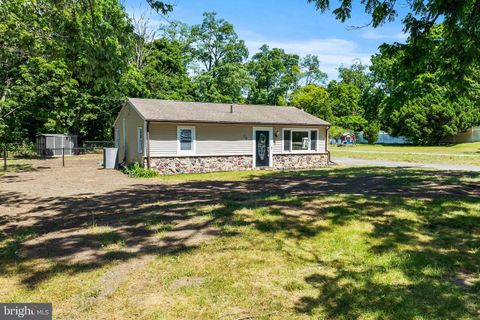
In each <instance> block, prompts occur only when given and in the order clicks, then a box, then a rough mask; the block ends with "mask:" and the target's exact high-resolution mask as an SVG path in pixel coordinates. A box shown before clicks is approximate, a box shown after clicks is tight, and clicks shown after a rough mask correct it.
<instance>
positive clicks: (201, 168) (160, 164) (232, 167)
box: [150, 154, 328, 174]
mask: <svg viewBox="0 0 480 320" xmlns="http://www.w3.org/2000/svg"><path fill="white" fill-rule="evenodd" d="M252 159H253V158H252V156H205V157H203V156H199V157H161V158H151V159H150V167H151V168H152V169H155V170H157V171H158V172H160V173H161V174H175V173H205V172H214V171H241V170H252V167H253V160H252ZM326 166H328V156H327V154H275V155H273V168H265V169H280V170H291V169H309V168H322V167H326ZM259 169H260V168H259Z"/></svg>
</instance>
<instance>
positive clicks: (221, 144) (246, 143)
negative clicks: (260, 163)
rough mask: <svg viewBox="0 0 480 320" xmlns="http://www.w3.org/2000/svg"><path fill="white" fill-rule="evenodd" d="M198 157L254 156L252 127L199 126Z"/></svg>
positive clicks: (197, 130)
mask: <svg viewBox="0 0 480 320" xmlns="http://www.w3.org/2000/svg"><path fill="white" fill-rule="evenodd" d="M195 127H196V129H195V130H196V139H197V142H196V143H197V145H196V148H197V149H196V154H197V155H216V154H221V155H246V154H252V127H251V126H242V125H208V124H207V125H204V124H202V125H197V126H195Z"/></svg>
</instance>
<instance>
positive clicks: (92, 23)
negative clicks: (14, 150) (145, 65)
mask: <svg viewBox="0 0 480 320" xmlns="http://www.w3.org/2000/svg"><path fill="white" fill-rule="evenodd" d="M131 36H132V25H131V21H130V19H129V18H128V16H127V14H126V12H125V10H124V8H123V7H122V6H120V5H119V4H118V3H117V2H116V1H110V0H98V1H95V2H93V1H89V0H79V1H73V0H66V1H62V2H53V1H48V0H38V1H32V0H3V1H1V2H0V39H1V40H0V61H2V62H3V64H2V67H1V68H0V69H1V71H0V77H1V78H0V83H1V84H0V90H1V91H0V95H1V99H0V101H1V102H0V123H1V124H0V128H2V133H3V138H4V139H10V140H11V139H20V138H24V137H29V138H31V139H32V138H33V137H34V135H35V134H36V133H38V132H40V131H56V132H59V131H62V132H67V131H68V132H72V133H75V134H78V135H79V136H80V138H82V137H89V138H92V139H104V138H107V137H109V135H110V128H109V124H110V123H111V121H112V119H113V117H114V113H115V111H113V110H114V109H115V108H116V107H117V106H118V105H119V101H120V99H121V98H123V97H122V93H121V88H120V87H119V86H118V83H119V82H120V78H121V76H122V74H123V72H124V71H125V70H126V69H127V67H128V60H129V58H130V55H131V52H132V51H131V46H130V45H131ZM19 128H22V129H19Z"/></svg>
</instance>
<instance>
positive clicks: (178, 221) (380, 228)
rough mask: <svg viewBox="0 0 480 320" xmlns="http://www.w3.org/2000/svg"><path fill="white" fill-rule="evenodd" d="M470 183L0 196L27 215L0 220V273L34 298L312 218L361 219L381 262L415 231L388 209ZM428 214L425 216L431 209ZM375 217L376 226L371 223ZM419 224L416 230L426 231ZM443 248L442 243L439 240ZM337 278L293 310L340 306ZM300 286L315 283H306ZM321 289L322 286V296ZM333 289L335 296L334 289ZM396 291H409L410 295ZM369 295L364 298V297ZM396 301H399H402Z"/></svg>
mask: <svg viewBox="0 0 480 320" xmlns="http://www.w3.org/2000/svg"><path fill="white" fill-rule="evenodd" d="M479 177H480V175H479V174H476V173H459V172H447V171H445V172H438V171H437V172H433V171H425V170H415V169H393V168H392V169H386V168H347V169H336V170H309V171H295V172H271V173H269V174H266V175H258V176H257V175H252V176H251V178H250V179H248V180H245V181H197V182H181V183H177V184H156V185H154V184H141V183H139V184H137V185H134V186H132V187H125V188H121V189H119V190H115V191H114V192H110V193H108V194H90V193H89V194H83V195H78V196H64V197H58V198H54V197H52V198H32V197H28V196H26V195H24V194H21V193H16V192H8V191H5V192H0V203H2V206H6V207H15V206H20V207H21V206H22V205H25V208H26V209H25V210H23V211H22V210H20V211H19V214H16V215H13V216H12V215H7V214H3V213H2V215H0V219H1V220H0V222H1V223H2V227H1V231H2V234H3V238H4V240H3V242H2V247H1V248H0V255H1V258H2V262H1V265H0V272H4V273H5V272H7V271H9V270H12V269H14V268H15V267H16V266H17V265H18V263H19V262H20V263H23V265H22V268H23V269H22V273H23V274H25V277H24V278H23V283H24V284H25V285H26V286H28V287H29V288H32V289H34V288H36V286H37V285H38V284H40V283H42V282H43V281H46V280H48V279H49V278H51V277H52V276H54V275H56V274H59V273H65V274H75V273H78V272H83V271H85V270H92V269H96V268H100V267H102V266H105V265H107V264H109V263H111V262H112V261H127V260H130V259H134V258H138V257H142V256H144V255H150V254H164V255H165V254H167V255H171V254H179V253H181V252H188V251H190V250H194V249H195V248H196V247H197V246H198V245H199V244H200V243H201V242H202V241H205V240H208V239H212V238H215V237H218V236H222V237H234V236H237V235H239V234H240V233H241V231H239V230H241V229H239V227H243V226H246V227H253V228H254V229H255V230H257V231H258V232H260V233H264V234H266V235H269V234H275V233H283V234H284V235H285V236H286V237H288V238H290V239H293V240H296V239H304V238H312V237H315V236H317V235H318V234H321V233H322V232H324V231H326V230H327V229H328V228H327V227H325V226H319V225H316V224H313V223H312V219H319V218H321V219H328V220H330V221H332V223H333V224H338V225H341V224H344V223H348V221H352V220H353V219H367V220H368V221H370V222H372V223H373V224H374V231H373V233H372V235H371V237H372V238H375V239H380V240H381V243H380V244H376V245H375V246H372V250H374V251H375V250H377V251H378V252H379V253H381V252H384V251H385V250H394V249H395V248H397V247H398V245H404V244H411V243H412V242H413V243H415V241H417V240H416V239H415V237H412V232H414V230H415V229H416V228H417V227H418V226H417V225H416V224H414V223H412V222H411V221H409V220H408V219H405V221H404V220H402V219H399V218H395V217H390V216H386V215H385V214H386V212H387V211H388V210H389V209H391V208H393V207H395V208H403V209H405V210H415V211H416V212H420V211H418V210H423V211H421V212H420V213H425V212H428V211H429V209H428V208H426V209H425V208H422V209H419V208H418V205H416V204H414V203H411V202H409V201H408V200H409V199H410V200H412V199H421V201H423V202H429V201H430V202H431V201H436V200H438V199H440V200H438V201H441V199H443V198H444V197H457V198H461V199H464V198H471V197H478V196H480V190H479V188H478V185H477V184H476V183H475V182H474V180H475V179H478V178H479ZM337 195H343V196H344V198H343V200H344V202H343V203H338V202H334V201H333V202H332V203H328V202H324V203H323V204H322V206H321V207H317V206H316V205H315V203H314V202H312V201H311V200H312V199H315V198H317V197H323V196H337ZM359 198H368V201H367V202H361V201H359ZM444 205H445V206H447V205H452V204H450V203H444ZM459 207H461V205H459ZM436 208H437V207H436V206H435V208H433V207H432V210H433V209H436ZM245 209H246V210H257V211H258V210H260V214H262V211H261V210H264V214H265V215H267V216H268V217H269V219H257V218H255V217H253V218H251V219H248V220H246V219H244V217H239V215H238V214H237V213H238V212H240V211H241V210H245ZM452 210H453V209H452ZM270 217H271V218H270ZM441 217H442V215H441V214H440V215H439V217H437V220H435V221H434V222H435V223H437V224H438V223H442V220H441V219H440V218H441ZM379 218H382V219H383V220H381V222H377V220H378V219H379ZM427 221H430V222H431V221H432V220H431V219H430V220H428V219H427ZM474 222H475V221H471V223H470V224H472V223H474ZM415 223H417V222H415ZM421 223H422V226H423V224H426V222H421ZM166 224H168V225H172V228H171V230H169V231H168V232H167V233H166V234H165V235H163V236H162V237H157V236H156V234H157V233H158V230H157V229H158V228H161V226H163V225H166ZM96 226H107V227H108V228H109V229H108V230H107V231H105V232H97V233H95V232H93V231H92V229H94V228H95V227H96ZM156 228H157V229H156ZM425 228H426V227H425ZM475 231H476V229H475ZM111 232H115V233H116V234H117V236H116V237H118V239H120V240H121V241H123V242H124V248H114V249H113V250H105V249H104V248H103V247H102V239H104V238H105V237H109V235H108V234H110V233H111ZM461 236H464V234H461V235H459V237H461ZM442 239H443V241H445V238H442ZM469 241H470V243H468V244H466V245H465V246H466V248H467V247H468V248H470V247H471V246H473V245H474V244H475V243H474V239H470V240H469ZM434 244H435V243H434V242H431V244H430V245H431V246H432V247H433V248H434V249H435V250H437V251H438V250H440V248H439V247H438V248H435V246H434ZM436 245H437V246H439V244H436ZM39 258H40V259H49V260H50V261H56V263H55V264H53V265H52V266H51V267H48V268H46V269H39V270H38V269H36V268H34V267H32V268H29V267H28V266H26V265H27V264H28V262H29V261H33V259H39ZM469 258H470V257H469ZM471 259H473V260H472V262H475V261H476V260H475V259H474V258H471ZM455 261H456V260H455ZM462 266H463V265H462ZM410 267H412V266H410ZM405 268H407V267H405ZM338 272H339V274H338V275H337V278H336V279H335V278H334V279H330V280H329V281H330V284H328V283H327V287H325V288H327V289H328V285H330V286H331V292H330V293H329V294H328V295H327V296H324V289H322V292H321V293H319V297H318V299H314V300H312V301H306V300H305V301H302V306H299V307H298V309H297V310H298V311H299V312H301V313H308V312H310V311H311V310H313V309H315V308H316V307H319V306H327V307H328V306H329V303H330V304H332V305H333V304H335V303H340V302H341V301H342V300H340V301H337V300H336V298H335V297H332V296H331V295H332V294H333V293H334V292H338V293H339V294H340V295H339V297H341V296H346V295H348V293H349V292H350V291H346V292H344V293H342V290H343V289H342V288H341V286H340V284H336V282H341V280H342V279H343V278H345V275H342V272H350V271H349V270H347V269H346V270H342V269H341V266H340V268H339V271H338ZM348 276H349V277H354V276H355V275H353V274H351V275H348ZM358 277H360V276H358ZM367 280H368V281H370V283H369V282H368V281H367ZM306 281H307V282H309V283H314V281H313V280H312V279H306ZM362 281H363V282H365V281H367V282H365V284H369V285H373V282H372V280H371V279H368V278H367V279H364V278H362ZM325 283H326V282H325V281H323V282H322V287H323V285H324V284H325ZM336 286H337V287H338V288H337V291H335V290H334V288H335V287H336ZM387 287H388V286H387ZM360 289H361V290H360ZM360 289H359V291H358V294H360V295H362V294H363V295H366V296H367V297H369V295H368V292H370V288H368V286H365V285H362V288H360ZM365 290H367V291H368V292H365ZM385 290H387V288H386V289H385ZM389 290H390V289H389ZM391 290H393V289H391ZM402 290H406V291H407V292H408V290H412V289H411V288H410V289H409V288H404V289H402ZM325 292H328V290H326V291H325ZM353 292H354V291H353ZM374 292H375V290H372V292H371V294H372V295H373V293H374ZM387 292H388V290H387ZM401 293H402V292H399V294H401ZM403 294H404V295H407V293H406V292H403ZM415 294H416V293H415ZM327 298H328V299H327ZM355 299H360V297H358V298H354V297H352V303H351V304H350V305H352V307H353V306H354V305H355V303H354V302H355V301H357V300H355ZM329 301H330V302H329ZM392 303H393V302H392ZM330 307H331V306H330ZM332 310H337V309H335V308H332ZM342 310H343V311H342ZM360 310H361V309H360ZM352 312H354V311H352V310H348V308H347V309H345V308H343V309H338V310H337V311H332V313H331V314H330V315H332V316H335V315H336V316H345V317H348V316H349V315H352V314H353V313H352Z"/></svg>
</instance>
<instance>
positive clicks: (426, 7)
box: [307, 0, 480, 88]
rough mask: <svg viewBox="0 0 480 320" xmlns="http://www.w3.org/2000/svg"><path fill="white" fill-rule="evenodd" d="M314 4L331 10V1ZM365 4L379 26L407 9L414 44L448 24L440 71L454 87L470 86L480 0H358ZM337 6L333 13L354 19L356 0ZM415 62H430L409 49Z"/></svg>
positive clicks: (478, 45) (477, 52)
mask: <svg viewBox="0 0 480 320" xmlns="http://www.w3.org/2000/svg"><path fill="white" fill-rule="evenodd" d="M307 1H308V2H309V3H314V4H315V6H316V8H317V9H318V10H320V11H322V12H325V11H328V10H330V8H331V6H330V4H331V1H330V0H307ZM358 2H359V4H360V5H361V6H363V7H364V9H365V12H366V13H367V14H368V15H370V17H371V21H370V22H369V23H368V25H371V26H373V27H374V28H377V27H379V26H381V25H383V24H384V23H386V22H391V21H393V20H395V18H397V16H398V13H399V12H398V11H399V9H400V8H402V9H401V10H402V11H405V10H407V14H406V15H405V17H404V18H403V20H402V22H403V24H404V31H405V32H407V33H408V34H409V35H410V38H411V40H410V42H411V45H412V46H413V47H415V46H416V43H417V42H420V46H421V42H423V41H424V40H425V38H429V34H430V32H431V30H432V28H434V27H435V25H436V24H437V23H440V22H441V23H442V24H443V25H445V30H444V33H443V38H442V46H440V47H438V48H437V53H438V54H439V55H440V56H441V60H440V61H439V63H438V64H439V65H441V66H440V67H439V68H440V70H442V72H441V73H439V74H438V76H439V77H441V78H442V81H445V82H448V83H449V85H452V86H463V87H466V88H469V87H470V86H471V82H469V81H468V79H467V78H468V77H469V74H470V70H469V68H470V66H471V65H473V64H476V63H478V59H479V57H480V37H479V34H480V0H464V1H452V0H412V1H406V2H405V1H400V0H385V1H378V0H366V1H358ZM335 3H336V4H338V5H336V8H334V9H333V13H334V14H335V16H336V18H337V19H339V20H341V21H342V22H344V21H346V20H348V19H350V18H351V15H352V7H353V6H354V4H355V2H354V1H352V0H340V1H336V2H335ZM405 54H408V55H409V56H410V58H411V59H412V61H413V60H414V59H416V62H417V63H422V62H421V60H425V61H428V60H429V59H430V57H429V55H428V54H426V55H425V54H422V55H419V54H417V53H415V51H408V52H405Z"/></svg>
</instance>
